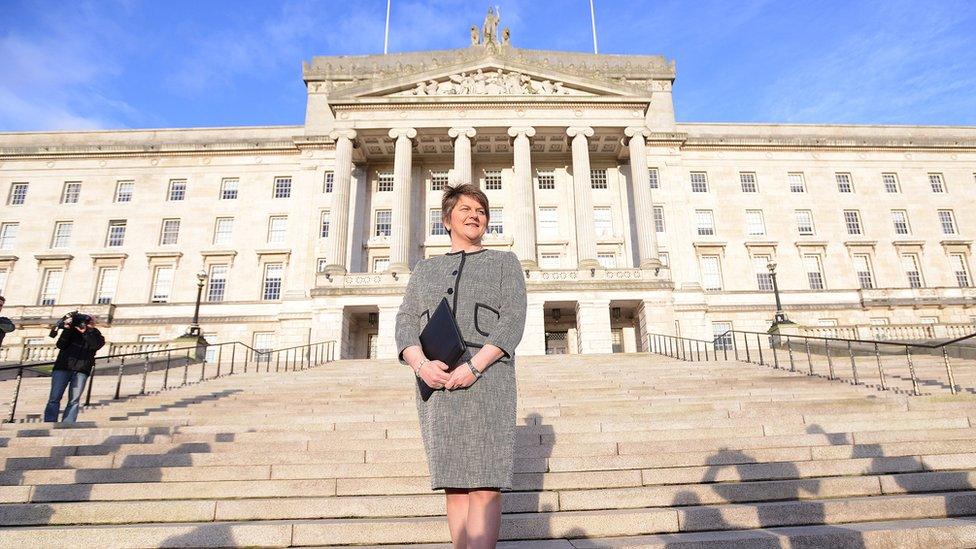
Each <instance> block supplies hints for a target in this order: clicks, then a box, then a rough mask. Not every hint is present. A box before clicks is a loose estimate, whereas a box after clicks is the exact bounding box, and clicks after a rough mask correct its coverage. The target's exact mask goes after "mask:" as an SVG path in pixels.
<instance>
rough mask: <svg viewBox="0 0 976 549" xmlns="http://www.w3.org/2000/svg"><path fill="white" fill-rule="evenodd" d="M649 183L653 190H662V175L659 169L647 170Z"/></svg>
mask: <svg viewBox="0 0 976 549" xmlns="http://www.w3.org/2000/svg"><path fill="white" fill-rule="evenodd" d="M647 181H648V183H650V185H651V188H652V189H657V188H660V186H661V174H660V172H658V169H657V168H647Z"/></svg>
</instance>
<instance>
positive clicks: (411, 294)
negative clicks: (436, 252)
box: [394, 261, 425, 364]
mask: <svg viewBox="0 0 976 549" xmlns="http://www.w3.org/2000/svg"><path fill="white" fill-rule="evenodd" d="M424 264H425V262H424V261H420V262H418V263H417V265H416V266H415V267H414V270H413V273H411V275H410V281H409V282H407V289H406V291H405V292H404V294H403V301H402V302H401V303H400V309H399V310H398V311H397V315H396V329H395V330H394V332H395V339H396V346H397V360H399V361H400V364H407V361H405V360H403V351H404V349H406V348H407V347H410V346H411V345H418V346H419V345H420V313H421V310H420V308H421V303H422V302H421V299H422V296H421V291H422V288H423V278H422V274H421V273H422V272H423V266H424Z"/></svg>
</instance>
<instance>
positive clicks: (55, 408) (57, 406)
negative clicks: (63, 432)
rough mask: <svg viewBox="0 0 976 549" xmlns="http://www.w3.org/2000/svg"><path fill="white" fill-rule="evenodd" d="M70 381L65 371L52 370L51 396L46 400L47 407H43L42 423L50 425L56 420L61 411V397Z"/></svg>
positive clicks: (69, 374)
mask: <svg viewBox="0 0 976 549" xmlns="http://www.w3.org/2000/svg"><path fill="white" fill-rule="evenodd" d="M69 381H71V372H69V371H67V370H54V371H53V372H51V394H50V396H48V398H47V406H45V407H44V421H45V422H48V423H51V422H56V421H57V420H58V412H60V411H61V397H62V396H64V390H65V388H67V387H68V382H69Z"/></svg>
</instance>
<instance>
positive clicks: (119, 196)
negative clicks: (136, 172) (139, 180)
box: [115, 181, 135, 202]
mask: <svg viewBox="0 0 976 549" xmlns="http://www.w3.org/2000/svg"><path fill="white" fill-rule="evenodd" d="M134 186H135V183H134V182H132V181H119V182H117V183H116V184H115V201H116V202H132V188H133V187H134Z"/></svg>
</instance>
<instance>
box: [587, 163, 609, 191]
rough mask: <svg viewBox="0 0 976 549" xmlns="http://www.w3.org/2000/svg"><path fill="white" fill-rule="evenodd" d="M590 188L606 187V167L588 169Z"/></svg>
mask: <svg viewBox="0 0 976 549" xmlns="http://www.w3.org/2000/svg"><path fill="white" fill-rule="evenodd" d="M590 188H591V189H606V188H607V170H606V168H601V169H596V170H590Z"/></svg>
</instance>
